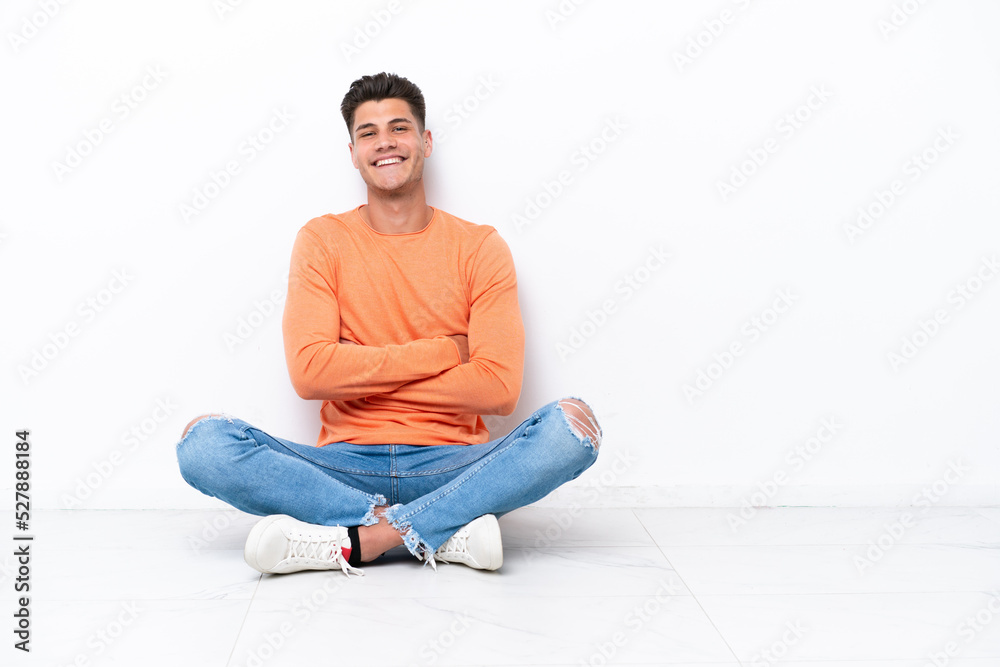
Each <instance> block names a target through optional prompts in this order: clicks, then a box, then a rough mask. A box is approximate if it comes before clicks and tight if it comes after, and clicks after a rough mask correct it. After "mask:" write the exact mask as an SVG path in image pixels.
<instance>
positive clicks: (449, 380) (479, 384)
mask: <svg viewBox="0 0 1000 667" xmlns="http://www.w3.org/2000/svg"><path fill="white" fill-rule="evenodd" d="M332 261H333V260H332V259H331V258H330V257H329V255H328V254H327V252H326V250H325V249H324V248H323V246H322V243H321V242H320V240H319V238H318V237H316V235H315V234H314V233H312V232H310V231H309V230H303V231H302V232H300V234H299V236H298V238H297V239H296V243H295V249H294V250H293V253H292V267H291V271H290V273H289V285H288V300H287V302H286V304H285V313H284V317H283V332H284V336H285V355H286V361H287V362H288V368H289V375H290V377H291V380H292V384H293V386H294V387H295V390H296V392H297V393H298V394H299V395H300V396H302V397H303V398H307V399H321V400H334V401H348V400H358V399H361V400H364V401H366V402H368V403H371V404H373V405H381V406H395V407H401V408H405V409H416V410H423V411H427V412H441V413H452V414H510V413H511V412H513V411H514V408H515V407H516V405H517V399H518V397H519V395H520V392H521V379H522V373H523V362H524V329H523V325H522V323H521V316H520V309H519V306H518V303H517V281H516V277H515V275H514V267H513V259H512V258H511V256H510V251H509V249H508V248H507V245H506V244H505V243H504V242H503V240H502V239H500V237H499V235H497V234H495V233H494V234H491V235H490V237H488V238H487V240H486V241H485V242H484V243H483V246H481V248H480V253H479V254H478V255H477V257H476V261H475V263H474V266H473V270H472V281H471V282H472V289H471V291H470V295H471V299H470V301H471V303H470V311H469V327H468V331H467V332H464V333H460V334H447V335H445V334H442V335H439V336H435V337H433V338H423V339H419V340H414V341H410V342H408V343H406V344H403V345H388V346H385V347H375V346H367V345H356V344H353V343H351V342H350V341H345V340H344V339H342V338H341V337H340V308H339V304H338V301H337V296H336V287H337V286H336V284H334V283H333V276H334V275H335V273H334V272H333V266H332Z"/></svg>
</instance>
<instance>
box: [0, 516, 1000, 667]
mask: <svg viewBox="0 0 1000 667" xmlns="http://www.w3.org/2000/svg"><path fill="white" fill-rule="evenodd" d="M730 517H731V511H730V510H725V509H721V510H716V509H634V510H633V509H601V510H586V511H577V510H573V511H571V510H569V509H553V508H536V507H529V508H525V509H522V510H519V511H517V512H514V513H512V514H510V515H507V516H505V517H503V518H502V519H501V527H502V529H503V531H504V546H505V549H504V559H505V562H504V566H503V568H502V569H501V570H500V571H498V572H495V573H490V572H479V571H475V570H471V569H468V568H466V567H463V566H460V565H441V566H440V567H439V568H438V571H437V572H436V573H435V572H434V571H432V570H431V569H430V568H429V567H423V566H422V565H421V564H420V563H418V562H417V561H415V560H413V559H411V558H410V557H409V556H408V555H407V554H406V553H405V552H402V553H400V552H397V551H394V552H391V553H390V554H389V555H387V556H386V557H385V559H384V560H385V562H379V563H377V564H371V565H368V566H366V568H365V576H364V577H357V578H347V577H346V576H344V575H343V574H342V573H340V572H308V573H297V574H292V575H284V576H261V575H259V574H258V573H256V572H254V571H253V570H251V569H250V568H249V567H247V566H246V564H244V562H243V556H242V546H243V539H244V538H245V536H246V534H247V532H248V531H249V529H250V526H251V525H252V524H253V523H254V522H255V521H256V520H257V517H251V516H248V515H245V514H241V513H238V512H235V511H230V512H217V511H200V512H195V511H63V512H58V511H52V512H35V513H34V516H33V517H32V521H33V526H32V529H33V530H32V532H33V533H34V535H35V536H36V537H35V541H34V542H33V543H32V546H31V553H32V561H31V574H30V576H31V585H32V597H31V602H30V609H31V613H32V649H33V650H32V652H31V654H29V655H25V654H23V653H21V652H20V651H15V650H14V649H13V648H11V645H12V643H13V640H12V639H11V637H12V634H11V630H12V628H13V621H12V616H11V614H12V612H13V609H14V601H13V587H14V581H13V579H14V577H15V576H17V575H16V564H15V562H14V558H13V556H12V551H13V549H8V548H4V549H3V551H2V553H4V554H5V555H4V556H3V557H0V566H2V570H0V590H2V600H3V602H4V604H3V609H2V614H0V616H2V617H3V618H6V619H7V621H6V622H5V623H4V624H3V626H4V627H0V630H2V631H3V636H5V637H7V638H8V639H7V640H6V641H5V644H6V645H5V646H4V647H3V649H2V651H0V654H2V655H5V656H6V657H5V658H4V659H3V660H2V661H0V662H2V664H4V665H22V664H23V665H46V666H59V667H62V666H64V665H80V666H88V665H128V666H130V667H131V666H141V667H149V666H156V665H171V666H176V665H181V666H189V667H215V666H218V667H223V666H241V667H242V666H247V667H254V666H258V667H259V666H261V665H269V666H284V665H351V666H355V665H358V666H361V665H364V666H367V665H401V666H410V665H432V664H433V665H463V666H469V665H605V664H607V665H699V666H704V667H708V666H714V667H722V666H726V667H730V666H733V667H735V666H737V665H749V666H753V667H758V666H761V665H769V664H780V665H811V666H815V667H847V666H850V667H876V666H877V667H910V666H912V667H924V666H925V665H935V666H936V667H943V666H944V665H949V666H951V667H996V666H998V665H1000V508H988V509H983V508H979V509H960V508H931V509H927V510H919V511H915V510H912V509H911V510H905V509H891V508H877V509H815V508H810V509H806V508H780V509H769V510H760V511H759V513H758V514H757V515H756V516H754V517H752V518H751V519H749V520H748V521H747V522H746V523H745V524H744V525H740V526H738V527H736V528H735V529H734V528H733V527H732V526H731V525H730V521H729V518H730ZM2 518H3V520H4V521H5V522H7V523H6V525H12V522H13V519H12V515H11V513H10V512H4V513H2ZM4 539H10V538H4ZM879 543H881V545H882V548H883V552H882V553H881V554H880V553H878V552H877V551H875V550H874V546H873V545H878V544H879ZM11 544H13V542H12V541H11ZM870 548H871V549H872V550H871V551H870V552H869V549H870ZM6 626H9V627H6Z"/></svg>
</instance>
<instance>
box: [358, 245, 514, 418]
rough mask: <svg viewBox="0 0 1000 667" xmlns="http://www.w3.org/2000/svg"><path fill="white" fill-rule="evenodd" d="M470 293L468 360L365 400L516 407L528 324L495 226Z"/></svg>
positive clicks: (499, 410) (436, 408)
mask: <svg viewBox="0 0 1000 667" xmlns="http://www.w3.org/2000/svg"><path fill="white" fill-rule="evenodd" d="M469 294H470V301H471V303H470V313H469V331H468V333H467V335H468V338H469V361H468V363H464V364H460V365H458V366H455V367H454V368H451V369H450V370H447V371H445V372H443V373H441V374H439V375H435V376H433V377H428V378H425V379H420V380H414V381H411V382H409V383H407V384H404V385H402V386H401V387H399V388H398V389H395V390H393V391H388V392H382V393H379V394H375V395H372V396H368V397H367V398H366V399H365V400H366V401H368V402H369V403H372V404H376V405H387V406H399V407H406V408H411V409H412V408H416V409H420V410H426V411H431V412H444V413H453V414H475V415H486V414H501V415H508V414H510V413H512V412H513V411H514V408H515V407H517V400H518V397H519V396H520V394H521V381H522V378H523V373H524V325H523V323H522V321H521V309H520V306H519V305H518V301H517V277H516V274H515V271H514V259H513V257H512V256H511V253H510V248H508V246H507V244H506V242H504V240H503V239H502V238H501V237H500V234H498V233H497V232H496V231H495V230H494V231H493V232H491V233H490V234H489V235H488V236H487V237H486V239H485V240H484V241H483V243H482V244H481V245H480V246H479V249H478V251H477V252H476V256H475V257H474V259H473V262H472V266H471V271H470V292H469Z"/></svg>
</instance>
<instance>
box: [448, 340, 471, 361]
mask: <svg viewBox="0 0 1000 667" xmlns="http://www.w3.org/2000/svg"><path fill="white" fill-rule="evenodd" d="M448 338H450V339H451V340H452V341H453V342H454V343H455V345H456V346H457V347H458V356H460V357H461V358H462V363H463V364H467V363H469V337H468V336H463V335H462V334H455V335H454V336H448Z"/></svg>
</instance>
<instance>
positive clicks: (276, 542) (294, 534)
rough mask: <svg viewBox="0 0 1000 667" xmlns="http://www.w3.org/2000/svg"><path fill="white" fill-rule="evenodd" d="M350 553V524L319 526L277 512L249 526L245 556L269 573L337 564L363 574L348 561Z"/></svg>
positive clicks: (257, 568) (248, 563) (346, 571)
mask: <svg viewBox="0 0 1000 667" xmlns="http://www.w3.org/2000/svg"><path fill="white" fill-rule="evenodd" d="M345 549H346V550H347V554H345V553H344V550H345ZM350 553H351V540H350V538H349V537H348V536H347V528H345V527H343V526H318V525H316V524H313V523H306V522H305V521H299V520H298V519H293V518H292V517H290V516H286V515H284V514H274V515H272V516H269V517H267V518H265V519H262V520H260V521H258V522H257V525H255V526H254V527H253V528H252V529H251V530H250V535H248V536H247V544H246V547H244V549H243V558H244V560H246V562H247V565H249V566H250V567H252V568H253V569H255V570H257V571H258V572H265V573H269V574H287V573H289V572H299V571H301V570H336V569H338V568H339V569H341V570H343V571H344V573H345V574H348V575H349V574H351V573H352V572H354V573H357V574H364V572H362V571H361V570H359V569H358V568H356V567H352V566H350V565H349V564H348V563H347V559H348V557H349V556H350Z"/></svg>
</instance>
